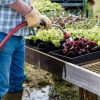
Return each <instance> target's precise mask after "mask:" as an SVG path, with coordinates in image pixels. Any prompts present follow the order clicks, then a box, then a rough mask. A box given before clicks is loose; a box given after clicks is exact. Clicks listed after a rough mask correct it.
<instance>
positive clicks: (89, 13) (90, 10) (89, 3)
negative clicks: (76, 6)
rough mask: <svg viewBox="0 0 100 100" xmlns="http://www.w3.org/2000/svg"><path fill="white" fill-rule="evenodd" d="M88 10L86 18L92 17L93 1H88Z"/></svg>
mask: <svg viewBox="0 0 100 100" xmlns="http://www.w3.org/2000/svg"><path fill="white" fill-rule="evenodd" d="M87 2H88V9H87V14H86V16H87V17H91V16H93V6H94V5H95V1H94V0H88V1H87Z"/></svg>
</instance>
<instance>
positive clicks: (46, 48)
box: [26, 40, 61, 52]
mask: <svg viewBox="0 0 100 100" xmlns="http://www.w3.org/2000/svg"><path fill="white" fill-rule="evenodd" d="M26 45H27V46H29V47H31V48H34V49H37V50H40V51H43V52H50V51H54V50H58V49H61V47H59V48H57V47H55V46H54V45H53V44H52V43H51V42H43V41H37V42H36V43H33V42H32V41H31V40H26Z"/></svg>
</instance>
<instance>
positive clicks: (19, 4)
mask: <svg viewBox="0 0 100 100" xmlns="http://www.w3.org/2000/svg"><path fill="white" fill-rule="evenodd" d="M9 7H10V8H12V9H14V10H16V11H17V12H19V13H20V14H22V15H23V16H25V15H26V14H28V13H29V12H31V10H32V9H31V7H30V6H29V5H26V4H25V3H24V2H23V0H16V1H15V2H14V3H12V4H9Z"/></svg>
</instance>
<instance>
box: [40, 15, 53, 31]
mask: <svg viewBox="0 0 100 100" xmlns="http://www.w3.org/2000/svg"><path fill="white" fill-rule="evenodd" d="M41 20H42V21H43V22H44V23H45V26H44V28H45V29H50V28H51V26H52V22H51V20H50V19H49V18H48V17H46V16H44V15H42V16H41Z"/></svg>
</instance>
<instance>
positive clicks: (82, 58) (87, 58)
mask: <svg viewBox="0 0 100 100" xmlns="http://www.w3.org/2000/svg"><path fill="white" fill-rule="evenodd" d="M50 54H51V55H53V56H55V57H58V58H60V59H62V60H65V61H68V62H71V63H74V64H80V63H83V62H87V61H91V60H95V59H99V58H100V51H96V52H92V53H88V54H84V55H81V56H77V57H68V56H66V55H64V54H63V53H62V49H61V50H55V51H51V52H50Z"/></svg>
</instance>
